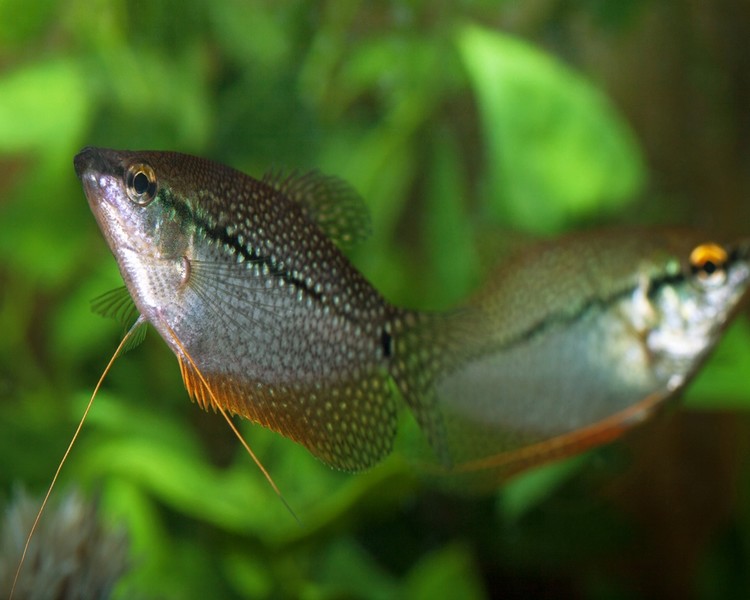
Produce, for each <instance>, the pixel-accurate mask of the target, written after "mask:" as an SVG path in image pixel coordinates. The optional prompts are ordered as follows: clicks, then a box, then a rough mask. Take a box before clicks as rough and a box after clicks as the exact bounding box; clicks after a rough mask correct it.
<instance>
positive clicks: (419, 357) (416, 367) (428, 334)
mask: <svg viewBox="0 0 750 600" xmlns="http://www.w3.org/2000/svg"><path fill="white" fill-rule="evenodd" d="M451 320H452V319H451V318H450V317H449V316H448V315H444V314H438V313H435V314H431V313H421V312H414V311H403V312H400V313H398V314H397V315H395V316H394V317H393V318H392V319H391V321H390V322H389V324H388V325H387V327H386V329H385V331H386V334H387V335H392V336H393V340H392V344H391V345H392V356H391V362H390V364H389V371H390V375H391V377H392V378H393V380H394V382H395V383H396V387H397V388H398V390H399V392H400V393H401V396H402V397H403V399H404V401H405V402H406V404H407V405H408V406H409V408H410V409H411V412H412V414H413V415H414V418H415V419H416V421H417V424H418V425H419V427H420V429H421V430H422V432H423V434H424V436H425V438H426V439H427V442H428V443H429V445H430V448H431V449H432V451H433V453H434V454H435V457H436V458H437V461H438V463H439V464H440V465H441V467H443V468H446V469H448V468H450V467H451V465H452V464H453V462H454V457H453V456H452V452H451V450H450V445H449V440H448V430H447V427H446V423H445V420H444V417H443V414H442V412H441V410H440V407H439V405H438V396H437V393H436V389H435V382H436V379H437V377H438V376H439V374H440V373H441V372H442V371H443V370H444V368H445V362H446V360H447V358H448V357H449V356H451V355H454V356H455V355H456V353H458V354H462V351H461V346H462V344H461V343H460V341H459V340H458V339H456V337H455V335H452V331H453V328H452V327H450V325H449V324H450V321H451Z"/></svg>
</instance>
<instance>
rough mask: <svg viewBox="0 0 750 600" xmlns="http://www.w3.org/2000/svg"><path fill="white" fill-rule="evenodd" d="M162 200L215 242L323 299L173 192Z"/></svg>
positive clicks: (163, 192)
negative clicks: (179, 198)
mask: <svg viewBox="0 0 750 600" xmlns="http://www.w3.org/2000/svg"><path fill="white" fill-rule="evenodd" d="M161 200H162V201H163V202H164V204H165V206H166V207H169V208H172V209H174V210H175V211H176V212H177V214H178V215H179V217H180V219H185V220H187V221H189V222H192V223H193V224H194V225H195V226H196V228H198V229H199V230H200V231H203V232H204V233H205V235H206V237H207V238H208V239H210V240H212V241H214V242H218V243H220V244H222V245H224V246H226V247H228V248H232V249H233V250H234V251H235V252H236V253H237V254H239V255H240V256H242V257H243V258H244V259H245V261H247V262H250V263H253V264H260V265H264V266H266V267H268V271H269V273H271V274H272V275H274V276H275V277H280V278H281V279H283V280H284V281H285V282H286V283H288V284H290V285H293V286H295V287H296V288H300V289H303V290H304V291H305V292H306V293H307V294H308V295H310V296H312V297H313V298H315V299H316V300H319V301H322V300H323V295H322V294H321V293H319V292H317V291H316V290H315V289H314V287H311V286H308V285H307V282H306V281H305V280H304V279H300V278H299V277H294V276H293V275H292V274H291V273H289V272H288V271H286V270H285V269H283V268H280V267H279V266H278V265H276V264H274V262H273V261H272V260H271V258H270V257H268V256H264V255H262V254H259V253H258V252H256V250H255V248H253V249H252V250H248V249H247V247H246V246H244V245H243V244H240V242H239V240H238V239H237V238H236V237H233V236H230V235H229V234H228V233H227V231H226V229H224V228H221V227H215V226H211V225H210V224H209V223H208V221H207V220H206V219H202V218H200V217H197V216H196V215H195V214H194V213H193V212H192V211H191V210H190V209H189V208H188V207H187V206H185V205H184V204H183V203H178V202H175V200H174V198H173V197H172V194H171V193H169V192H167V191H166V190H162V194H161Z"/></svg>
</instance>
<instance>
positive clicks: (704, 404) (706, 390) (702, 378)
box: [685, 319, 750, 410]
mask: <svg viewBox="0 0 750 600" xmlns="http://www.w3.org/2000/svg"><path fill="white" fill-rule="evenodd" d="M748 373H750V323H749V322H748V320H747V319H737V320H736V321H735V322H734V323H733V324H732V326H731V327H730V328H729V329H728V330H727V332H726V333H725V334H724V337H723V339H722V340H721V341H720V342H719V344H718V345H717V346H716V349H715V350H714V352H713V354H712V355H711V357H710V358H709V360H708V362H707V363H706V365H705V367H704V368H703V369H701V370H700V371H699V372H698V375H697V376H696V378H695V380H694V381H693V382H692V383H691V384H690V386H689V387H688V388H687V391H686V392H685V405H686V406H687V407H689V408H694V409H701V410H705V409H710V410H737V409H739V410H748V409H750V388H748V379H747V374H748Z"/></svg>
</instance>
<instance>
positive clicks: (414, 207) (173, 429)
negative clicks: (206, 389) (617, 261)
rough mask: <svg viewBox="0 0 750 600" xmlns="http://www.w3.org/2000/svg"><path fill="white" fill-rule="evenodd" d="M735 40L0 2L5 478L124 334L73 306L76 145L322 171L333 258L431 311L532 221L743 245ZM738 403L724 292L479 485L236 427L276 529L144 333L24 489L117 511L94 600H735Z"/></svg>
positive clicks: (404, 461) (86, 219)
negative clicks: (350, 243)
mask: <svg viewBox="0 0 750 600" xmlns="http://www.w3.org/2000/svg"><path fill="white" fill-rule="evenodd" d="M748 39H750V6H748V5H747V4H745V3H742V2H740V1H739V0H733V1H732V0H718V1H714V2H710V3H709V2H705V3H699V2H692V3H688V2H680V3H678V2H668V1H666V0H651V1H647V0H620V1H619V2H606V1H604V0H577V1H576V0H532V1H520V0H504V1H490V0H463V1H459V0H456V1H454V2H450V1H448V0H412V1H407V0H392V1H384V2H363V1H356V0H350V1H347V0H340V1H328V2H313V1H309V0H292V1H286V2H273V1H271V0H268V1H265V2H261V1H245V2H243V1H239V0H235V1H215V2H202V1H199V0H194V1H188V2H183V1H177V0H169V1H165V2H137V1H125V0H119V1H111V2H105V1H102V0H87V1H83V0H60V1H54V0H39V1H37V2H34V3H29V2H26V1H25V0H0V175H1V176H0V457H1V458H0V465H1V466H0V485H1V486H2V488H1V491H0V500H2V502H3V504H4V505H10V504H12V503H13V501H14V498H16V496H17V494H18V490H19V489H20V488H21V487H23V488H24V489H25V490H26V491H27V492H29V493H31V494H33V495H34V496H41V495H42V494H43V493H44V491H45V490H46V487H47V486H48V484H49V482H50V480H51V477H52V475H53V473H54V470H55V468H56V466H57V464H58V462H59V460H60V459H61V457H62V455H63V453H64V451H65V448H66V446H67V444H68V442H69V440H70V438H71V436H72V434H73V432H74V430H75V427H76V424H77V422H78V420H79V419H80V416H81V414H82V412H83V409H84V407H85V405H86V402H87V401H88V398H89V396H90V394H91V392H92V390H93V387H94V385H95V384H96V381H97V379H98V377H99V375H100V373H101V371H102V370H103V368H104V366H105V365H106V363H107V361H108V360H109V357H110V355H111V354H112V352H113V351H114V349H115V347H116V345H117V343H118V341H119V338H120V336H121V335H122V333H123V332H122V330H121V328H120V326H119V325H118V324H117V323H115V322H113V321H109V320H106V319H102V318H100V317H99V316H97V315H95V314H93V313H92V312H91V310H90V300H91V299H93V298H95V297H97V296H99V295H100V294H102V293H104V292H106V291H108V290H109V289H111V288H114V287H117V286H119V285H121V280H120V276H119V273H118V271H117V267H116V264H115V261H114V259H113V258H112V256H111V255H110V253H109V250H108V249H107V246H106V243H105V242H104V240H103V239H102V237H101V234H100V232H99V229H98V227H97V226H96V223H95V221H94V219H93V217H92V215H91V214H90V211H89V208H88V206H87V203H86V201H85V198H84V196H83V193H82V191H81V189H80V185H79V182H78V180H77V178H76V176H75V173H74V171H73V166H72V160H73V156H74V155H75V153H76V152H77V151H78V150H79V149H80V148H81V147H83V146H85V145H98V146H105V147H113V148H119V149H162V150H179V151H182V152H188V153H192V154H198V155H202V156H206V157H210V158H212V159H215V160H218V161H220V162H225V163H227V164H231V165H232V166H234V167H236V168H238V169H240V170H243V171H245V172H247V173H250V174H252V175H254V176H260V175H262V174H263V173H264V172H265V171H267V170H268V169H271V168H275V167H276V168H278V167H290V168H299V169H309V168H319V169H320V170H322V171H323V172H325V173H329V174H332V175H336V176H338V177H341V178H343V179H345V180H347V181H349V182H350V183H351V184H352V185H353V186H354V187H355V188H356V189H357V190H358V191H359V193H360V194H361V195H362V197H363V199H364V201H365V203H366V204H367V205H368V207H369V209H370V212H371V215H372V221H373V234H372V236H371V237H370V238H369V239H368V240H367V241H365V242H364V243H362V244H360V245H358V246H357V247H355V248H353V249H352V250H351V252H349V256H350V257H351V259H352V260H353V262H354V263H355V264H356V265H357V267H358V268H359V269H360V270H361V271H362V272H363V273H364V274H365V275H366V276H367V277H368V279H370V280H371V281H372V282H373V283H374V285H375V286H376V287H377V288H378V289H379V290H380V291H381V292H382V293H383V294H384V295H385V296H386V297H387V298H388V299H389V300H391V301H392V302H394V303H396V304H400V305H406V306H411V307H416V308H422V309H443V308H447V307H450V306H455V305H456V304H457V303H459V302H460V300H461V299H462V298H463V297H465V296H466V295H467V294H469V293H470V292H471V291H472V290H473V289H475V288H476V287H477V286H478V285H479V283H480V282H481V281H482V278H483V275H484V274H485V273H486V272H487V269H488V268H490V267H491V266H492V265H493V264H494V263H495V262H497V261H498V260H501V259H502V257H503V255H505V254H506V253H508V252H509V251H510V250H512V249H513V248H516V247H518V246H519V245H521V244H523V243H525V242H527V241H529V240H532V239H535V238H538V237H542V236H552V235H555V234H558V233H561V232H567V231H575V230H581V229H588V228H592V227H600V226H613V225H615V226H616V225H670V226H672V225H676V226H693V227H699V228H702V229H705V230H706V231H707V232H709V233H710V234H711V235H713V236H715V237H716V238H717V239H732V238H735V237H739V236H743V235H748V233H750V68H748V66H749V65H750V46H749V45H748V44H747V40H748ZM748 409H750V324H749V323H748V320H747V310H746V309H745V310H744V314H741V315H740V316H739V317H738V318H737V319H736V321H735V322H734V323H733V324H732V326H731V327H730V329H729V330H728V332H727V333H726V336H725V339H724V340H723V341H722V343H721V344H720V346H719V347H718V348H717V350H716V352H715V353H714V354H713V355H712V357H711V359H710V360H709V362H708V363H707V364H706V366H705V368H704V369H703V370H702V371H701V373H700V374H699V376H698V377H697V378H696V380H695V381H694V382H693V383H692V384H691V385H690V386H689V387H688V389H687V391H686V393H685V394H684V398H683V400H682V401H680V402H679V403H676V404H675V405H674V406H672V407H670V408H669V409H668V410H667V411H665V414H663V415H661V416H659V417H658V418H656V419H654V420H653V421H651V422H649V423H647V424H645V425H644V426H643V427H640V428H638V429H637V430H635V431H633V432H632V433H631V434H629V435H628V436H626V438H625V439H624V440H622V441H620V442H617V443H615V444H612V445H609V446H606V447H604V448H601V449H598V450H595V451H593V452H589V453H587V454H585V455H583V456H580V457H575V458H574V459H572V460H568V461H565V462H562V463H557V464H553V465H551V466H549V467H545V468H542V469H537V470H534V471H531V472H529V473H527V474H524V475H522V476H520V477H517V478H515V479H513V480H512V481H510V482H509V483H508V484H506V485H504V486H502V487H500V488H499V489H498V490H497V491H496V492H495V493H493V494H485V495H482V496H474V495H470V494H468V495H467V494H453V493H447V492H446V491H445V490H441V489H439V488H436V487H435V486H434V485H433V484H432V483H431V482H429V481H425V480H423V479H422V478H420V476H419V473H418V471H415V470H414V469H413V468H412V466H411V465H410V461H409V455H408V452H407V451H397V452H396V453H395V454H394V455H393V456H392V457H390V458H388V459H387V460H386V461H385V462H384V463H383V464H382V465H379V466H378V467H377V468H375V469H372V470H371V471H368V472H366V473H363V474H356V475H351V474H347V473H340V472H336V471H333V470H331V469H329V468H328V467H326V466H325V465H323V464H322V463H320V462H318V461H317V460H316V459H314V458H313V457H312V456H310V455H309V454H308V453H307V452H306V451H305V450H303V449H302V448H301V447H298V446H296V445H295V444H293V443H292V442H290V441H288V440H285V439H283V438H281V437H280V436H278V435H275V434H273V433H270V432H268V431H265V430H263V429H261V428H260V427H257V426H253V425H251V424H249V423H246V422H241V423H240V424H241V430H242V432H243V433H244V435H245V437H246V439H247V440H248V442H249V443H250V445H251V446H252V448H253V449H254V451H255V452H256V453H257V454H258V456H259V458H260V459H261V460H262V461H263V463H264V465H265V466H266V468H267V469H268V471H269V472H270V473H271V475H272V477H273V478H274V480H275V481H276V483H277V484H278V486H279V487H280V489H281V491H282V493H283V494H284V497H285V498H286V500H287V501H288V502H289V504H290V505H291V506H292V507H293V509H294V511H295V512H296V514H297V515H298V516H299V519H300V523H297V522H296V521H295V520H294V519H293V518H292V517H291V516H290V515H289V513H288V512H287V510H286V508H285V507H284V505H283V504H282V502H280V501H279V499H278V498H277V497H276V496H275V495H274V493H273V491H272V490H271V488H270V487H269V485H268V483H267V482H266V481H265V479H264V478H263V476H262V475H261V473H260V472H259V471H258V469H257V468H256V466H255V465H254V464H253V462H252V461H251V460H250V458H249V457H248V456H247V454H245V452H244V451H243V449H242V448H241V446H240V444H239V442H238V441H237V440H236V438H234V436H233V434H232V432H231V431H230V430H229V428H228V427H227V424H226V423H225V422H224V421H223V419H222V418H221V416H217V415H215V414H213V413H204V412H202V411H200V410H199V409H198V408H197V407H196V406H194V405H191V404H190V402H189V400H188V396H187V393H186V392H185V390H184V387H183V385H182V382H181V379H180V375H179V368H178V365H177V362H176V361H175V359H174V356H173V354H172V353H171V352H170V351H169V350H168V348H167V347H166V345H165V344H164V343H163V342H162V341H161V340H160V339H159V338H158V336H157V335H155V334H154V333H153V332H150V333H149V335H148V336H147V338H146V342H145V343H144V344H143V345H142V346H140V347H139V348H137V349H136V350H134V351H132V352H129V353H127V354H125V355H124V356H123V357H121V358H120V359H119V360H118V361H117V362H116V363H115V365H114V367H113V369H112V372H111V373H110V375H109V377H108V379H107V380H106V381H105V384H104V386H103V388H102V391H101V392H100V394H99V396H98V397H97V399H96V401H95V403H94V406H93V409H92V411H91V413H90V415H89V417H88V420H87V422H86V424H85V425H84V428H83V431H82V434H81V436H80V438H79V440H78V441H77V443H76V445H75V446H74V448H73V451H72V453H71V455H70V458H69V460H68V462H67V464H66V465H65V467H64V468H63V470H62V474H61V476H60V480H59V482H58V484H57V487H56V489H55V491H54V492H53V495H52V500H51V502H52V504H53V505H55V504H59V503H60V502H62V501H63V500H62V499H63V498H64V497H65V496H66V494H67V493H68V492H70V491H72V490H77V491H78V492H80V493H82V494H84V495H85V496H86V497H88V498H89V499H91V500H92V501H96V502H98V506H99V513H100V517H101V519H102V520H103V521H104V522H105V523H106V524H108V525H107V526H108V527H111V528H112V530H113V531H114V532H115V533H114V534H113V535H116V536H119V535H120V534H119V533H117V532H122V531H125V532H126V536H127V540H128V542H127V545H128V552H127V555H128V557H127V559H126V562H127V569H125V573H124V574H123V575H122V576H121V578H120V580H119V583H118V584H117V586H116V588H115V591H114V596H115V597H117V598H175V599H183V598H184V599H192V598H206V597H212V598H305V599H310V600H314V599H328V598H368V599H369V598H373V599H376V598H433V597H441V598H470V599H471V598H498V597H503V598H514V597H518V598H531V597H554V598H613V599H622V598H643V597H653V598H689V597H695V598H740V597H743V596H745V595H746V594H747V593H748V591H749V590H750V460H749V459H750V435H749V434H750V420H749V419H748ZM404 421H405V424H404V427H403V434H402V439H401V440H400V442H401V444H402V448H404V449H408V448H409V447H410V444H411V440H410V438H411V437H414V436H418V435H419V433H418V432H417V431H415V428H414V426H413V424H412V423H409V417H408V415H405V417H404ZM44 518H51V519H54V518H55V512H54V511H50V512H48V513H45V517H43V519H44ZM53 539H54V538H53ZM117 539H118V540H121V538H120V537H118V538H117ZM121 541H122V540H121ZM47 543H50V542H47ZM122 543H124V542H122ZM118 556H119V553H113V557H112V560H116V559H117V557H118ZM2 561H3V562H5V563H10V564H9V565H8V564H4V565H3V568H4V569H5V571H6V572H7V570H8V569H10V570H11V572H12V571H14V570H15V566H16V563H15V558H11V559H9V558H8V556H7V554H6V555H5V556H3V557H2ZM115 571H117V569H115Z"/></svg>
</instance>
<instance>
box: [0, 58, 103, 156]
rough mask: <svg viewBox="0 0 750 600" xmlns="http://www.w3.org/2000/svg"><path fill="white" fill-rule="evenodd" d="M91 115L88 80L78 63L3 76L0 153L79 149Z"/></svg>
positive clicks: (26, 69) (30, 68)
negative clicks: (61, 148)
mask: <svg viewBox="0 0 750 600" xmlns="http://www.w3.org/2000/svg"><path fill="white" fill-rule="evenodd" d="M88 112H89V97H88V94H87V90H86V81H85V79H84V77H83V75H82V73H81V71H80V69H79V68H78V66H77V63H76V62H75V61H73V60H50V61H46V62H39V63H36V64H33V65H30V66H27V67H23V68H20V69H18V70H16V71H15V72H14V73H11V74H9V75H6V76H5V77H3V78H0V152H22V151H29V150H33V151H40V150H41V151H44V150H46V149H48V148H49V147H54V148H60V147H61V146H62V147H63V148H72V147H75V146H76V145H77V143H78V140H79V139H80V136H81V132H82V131H83V128H84V125H85V124H86V122H87V117H88ZM63 116H64V118H62V117H63Z"/></svg>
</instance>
